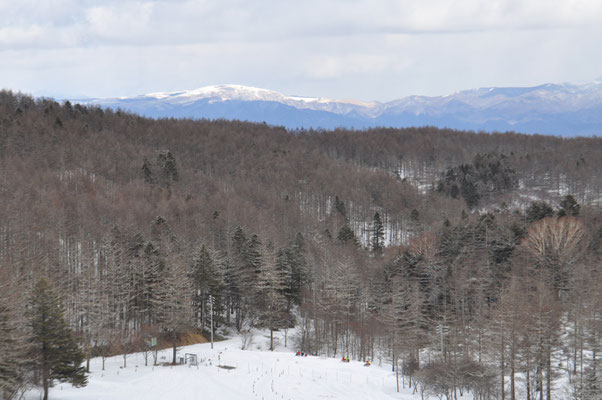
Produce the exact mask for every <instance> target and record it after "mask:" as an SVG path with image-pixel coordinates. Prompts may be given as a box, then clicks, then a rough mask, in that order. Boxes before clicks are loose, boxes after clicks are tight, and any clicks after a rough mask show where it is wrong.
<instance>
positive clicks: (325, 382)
mask: <svg viewBox="0 0 602 400" xmlns="http://www.w3.org/2000/svg"><path fill="white" fill-rule="evenodd" d="M282 342H284V340H282ZM241 345H242V340H241V338H238V337H237V338H233V339H230V340H226V341H223V342H216V343H215V344H214V349H213V350H212V349H211V345H210V344H209V343H206V344H198V345H193V346H186V347H182V348H180V350H179V351H178V356H182V357H183V356H184V354H185V353H195V354H197V356H198V357H199V361H200V365H199V366H198V368H197V367H195V366H189V365H177V366H151V365H150V364H152V358H151V357H150V356H149V366H147V367H145V366H144V358H143V356H142V354H131V355H129V356H128V358H127V368H121V366H122V365H123V357H121V356H116V357H112V358H108V359H107V360H106V364H105V371H102V370H101V367H102V361H101V359H100V358H95V359H93V360H92V361H91V365H90V369H91V373H90V375H89V382H88V385H87V386H86V387H84V388H74V387H72V386H71V385H69V384H57V385H56V386H55V387H53V388H52V389H51V390H50V393H49V398H50V399H51V400H71V399H73V400H74V399H77V400H93V399H94V400H96V399H111V400H121V399H123V400H155V399H156V400H159V399H161V400H169V399H184V400H185V399H220V400H242V399H259V400H274V399H279V400H297V399H299V400H304V399H307V400H310V399H311V400H315V399H345V400H360V399H361V400H367V399H401V400H410V399H413V400H418V399H420V396H419V395H418V394H416V395H412V393H411V390H410V389H401V392H400V393H397V392H396V390H395V387H396V385H395V374H394V373H393V372H391V366H390V365H384V364H383V365H382V366H380V367H379V366H378V365H377V364H378V361H375V362H374V363H373V365H372V366H370V367H365V366H364V364H363V363H362V362H359V361H351V362H350V363H343V362H341V361H340V360H338V359H333V358H322V357H313V356H308V357H298V356H296V355H295V353H294V352H293V351H292V350H291V349H287V348H284V347H283V346H279V347H278V348H277V349H276V350H275V351H273V352H271V351H269V350H266V349H267V348H268V346H269V341H268V339H267V338H266V337H265V336H264V335H255V336H254V338H253V343H252V344H251V346H249V350H241ZM158 358H159V362H169V361H171V350H164V351H161V352H159V357H158ZM220 366H221V367H220ZM223 367H234V368H233V369H226V368H223ZM400 379H401V378H400ZM400 383H401V381H400ZM39 398H40V392H39V391H36V390H33V391H30V392H28V393H27V394H26V396H25V399H27V400H34V399H39Z"/></svg>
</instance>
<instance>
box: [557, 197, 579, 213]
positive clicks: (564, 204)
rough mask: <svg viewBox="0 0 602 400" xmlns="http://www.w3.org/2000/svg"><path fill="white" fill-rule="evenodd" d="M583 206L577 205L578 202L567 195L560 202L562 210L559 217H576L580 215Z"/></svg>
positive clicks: (559, 211)
mask: <svg viewBox="0 0 602 400" xmlns="http://www.w3.org/2000/svg"><path fill="white" fill-rule="evenodd" d="M580 209H581V206H580V205H579V203H577V200H575V198H574V197H573V195H570V194H567V195H566V196H565V197H564V199H562V201H561V202H560V209H559V210H558V216H559V217H576V216H578V215H579V210H580Z"/></svg>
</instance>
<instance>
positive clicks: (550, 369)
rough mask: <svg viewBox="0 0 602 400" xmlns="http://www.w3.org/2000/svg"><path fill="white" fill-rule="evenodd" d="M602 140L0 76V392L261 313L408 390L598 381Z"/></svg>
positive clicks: (494, 392) (557, 391) (585, 385)
mask: <svg viewBox="0 0 602 400" xmlns="http://www.w3.org/2000/svg"><path fill="white" fill-rule="evenodd" d="M601 155H602V138H597V137H593V138H571V139H565V138H559V137H552V136H543V135H522V134H516V133H512V132H505V133H479V132H466V131H455V130H447V129H436V128H433V127H428V126H427V127H416V128H407V129H389V128H378V129H370V130H362V131H355V130H345V129H337V130H329V131H326V130H286V129H284V128H283V127H278V126H270V125H267V124H255V123H247V122H241V121H226V120H204V119H200V120H192V119H167V118H166V119H149V118H142V117H140V116H137V115H135V114H131V113H128V112H125V111H123V110H111V109H102V108H99V107H92V106H82V105H79V104H71V103H69V102H63V103H58V102H56V101H54V100H52V99H45V98H39V99H35V98H32V97H30V96H27V95H23V94H20V93H14V92H11V91H0V399H12V398H18V396H19V393H21V392H22V391H23V390H25V389H26V388H29V387H31V386H44V387H45V389H47V386H48V385H52V382H53V380H59V381H61V380H67V381H71V382H73V383H74V384H76V385H85V383H86V379H85V370H86V369H89V360H90V358H92V357H103V358H106V357H109V356H112V355H116V354H123V355H124V362H125V361H126V358H127V354H129V353H132V352H145V354H146V353H148V352H149V350H150V338H153V337H158V338H159V341H160V342H161V343H162V344H163V345H164V346H169V347H172V348H173V350H174V353H173V354H174V360H173V361H174V362H175V351H176V348H177V347H178V346H180V345H181V344H182V343H183V342H184V341H185V340H186V338H188V337H189V336H190V335H192V334H200V335H207V334H208V332H209V331H210V330H211V329H218V328H219V329H221V330H222V331H223V330H224V329H226V330H230V331H231V332H245V331H248V330H249V329H251V328H255V327H260V328H264V329H269V330H270V331H272V332H273V331H276V330H278V331H282V330H288V329H291V332H294V334H293V335H292V336H291V337H290V342H291V343H292V344H293V347H294V348H295V350H300V351H303V352H307V353H309V354H312V355H322V356H329V357H339V358H340V357H343V356H349V357H350V358H353V359H357V360H367V359H370V360H373V359H377V358H379V357H380V358H383V359H385V360H386V362H387V363H389V364H390V366H391V368H392V370H393V371H395V372H396V373H397V374H398V375H403V376H404V377H405V378H404V380H403V383H404V384H406V385H409V386H410V387H412V388H414V390H415V391H416V393H417V394H419V395H421V396H423V398H427V397H428V396H434V397H437V398H439V399H443V398H445V399H448V400H449V399H454V400H456V399H457V398H459V396H462V395H463V394H466V392H469V393H471V394H472V395H473V396H474V398H475V399H502V400H506V399H511V400H515V399H526V400H544V399H545V400H553V399H576V400H599V399H600V393H601V391H602V371H600V369H601V367H602V366H601V365H600V352H601V350H602V349H601V347H602V295H601V293H602V248H601V245H602V208H601V205H602V174H600V171H602V157H601ZM49 310H50V311H49ZM52 310H54V311H52ZM48 315H50V317H49V316H48ZM49 318H50V320H51V321H50V322H52V321H58V322H60V323H55V324H52V323H49ZM53 318H54V319H53ZM43 324H48V325H43ZM211 324H213V326H211ZM40 326H45V328H43V329H42V328H40ZM292 328H294V329H292ZM40 343H57V346H58V347H57V349H59V350H60V351H59V353H60V354H68V355H69V357H70V358H68V359H61V357H58V359H57V360H55V361H54V365H59V366H60V368H53V367H52V366H51V363H50V361H48V360H49V359H48V357H47V354H46V353H45V351H46V352H47V350H44V349H47V346H41V345H40ZM61 349H62V350H61ZM65 349H67V350H65ZM151 354H152V353H151ZM51 361H52V360H51ZM155 361H156V360H155ZM149 362H153V360H152V359H150V360H149ZM46 392H47V390H46Z"/></svg>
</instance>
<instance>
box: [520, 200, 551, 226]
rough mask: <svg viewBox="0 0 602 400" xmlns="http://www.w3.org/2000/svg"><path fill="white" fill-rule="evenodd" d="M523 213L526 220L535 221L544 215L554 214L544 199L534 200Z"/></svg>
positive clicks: (544, 216)
mask: <svg viewBox="0 0 602 400" xmlns="http://www.w3.org/2000/svg"><path fill="white" fill-rule="evenodd" d="M525 214H526V217H527V221H528V222H535V221H539V220H540V219H544V218H546V217H551V216H552V215H554V210H553V209H552V207H551V206H550V205H549V204H548V203H546V202H545V201H534V202H532V203H531V204H530V205H529V207H527V210H526V211H525Z"/></svg>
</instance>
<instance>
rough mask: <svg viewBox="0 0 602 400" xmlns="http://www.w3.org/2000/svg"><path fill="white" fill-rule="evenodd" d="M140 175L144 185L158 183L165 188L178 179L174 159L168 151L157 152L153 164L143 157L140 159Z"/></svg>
mask: <svg viewBox="0 0 602 400" xmlns="http://www.w3.org/2000/svg"><path fill="white" fill-rule="evenodd" d="M142 174H143V177H144V181H145V182H146V183H150V184H154V183H160V184H161V185H162V186H166V187H169V186H170V184H171V183H172V182H177V181H178V180H179V179H180V177H179V174H178V168H177V165H176V159H175V157H174V155H173V154H172V153H171V151H169V150H166V151H160V152H158V153H157V158H156V160H155V161H154V162H152V161H150V160H149V159H148V158H146V157H144V158H143V159H142Z"/></svg>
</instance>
